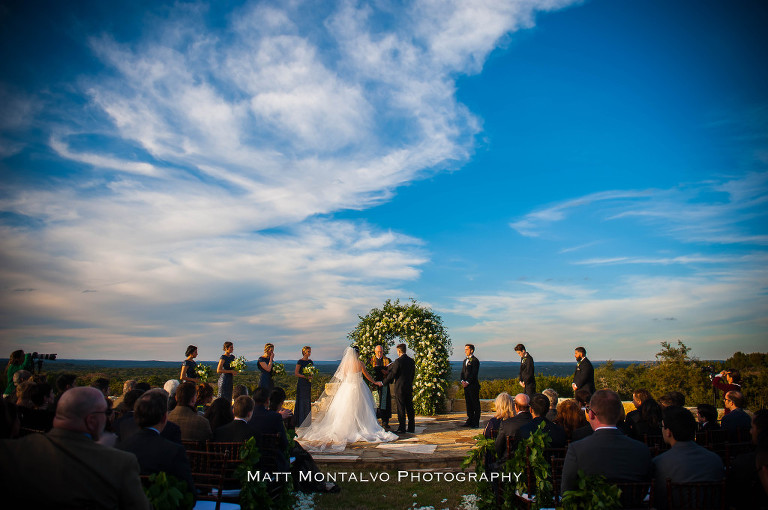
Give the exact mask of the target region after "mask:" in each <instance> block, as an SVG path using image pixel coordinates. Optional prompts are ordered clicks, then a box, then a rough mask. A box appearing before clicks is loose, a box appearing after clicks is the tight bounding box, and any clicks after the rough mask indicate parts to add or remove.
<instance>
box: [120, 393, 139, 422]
mask: <svg viewBox="0 0 768 510" xmlns="http://www.w3.org/2000/svg"><path fill="white" fill-rule="evenodd" d="M144 391H145V390H139V389H133V390H129V391H128V393H126V394H125V395H123V401H122V402H120V404H119V405H117V406H115V420H116V421H119V420H120V418H122V417H123V416H125V415H126V414H129V413H133V406H134V405H135V404H136V401H137V400H138V399H139V397H140V396H142V395H143V394H144Z"/></svg>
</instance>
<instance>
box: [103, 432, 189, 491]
mask: <svg viewBox="0 0 768 510" xmlns="http://www.w3.org/2000/svg"><path fill="white" fill-rule="evenodd" d="M118 448H120V449H121V450H124V451H126V452H131V453H133V454H134V455H135V456H136V459H138V461H139V468H140V469H141V474H142V475H150V474H153V473H159V472H160V471H165V472H166V473H168V474H169V475H173V476H175V477H176V478H178V479H179V480H183V481H185V482H187V485H188V486H189V489H190V491H191V492H192V494H194V493H195V484H194V482H193V481H192V471H191V470H190V467H189V461H188V460H187V453H186V451H185V450H184V447H183V446H181V445H180V444H177V443H174V442H172V441H169V440H167V439H166V438H164V437H162V436H161V435H160V434H158V433H157V432H156V431H154V430H152V429H141V430H139V431H138V432H136V433H135V434H133V435H132V436H131V437H129V438H128V439H126V440H125V441H122V442H121V443H120V445H119V446H118Z"/></svg>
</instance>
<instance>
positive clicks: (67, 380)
mask: <svg viewBox="0 0 768 510" xmlns="http://www.w3.org/2000/svg"><path fill="white" fill-rule="evenodd" d="M76 380H77V376H76V375H75V374H61V375H60V376H58V377H57V378H56V400H54V402H53V410H54V411H55V410H56V406H57V405H58V403H59V399H60V398H61V396H62V395H63V394H64V392H66V391H67V390H69V389H72V388H74V387H75V381H76Z"/></svg>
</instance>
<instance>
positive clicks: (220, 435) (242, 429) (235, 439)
mask: <svg viewBox="0 0 768 510" xmlns="http://www.w3.org/2000/svg"><path fill="white" fill-rule="evenodd" d="M255 435H256V431H255V430H254V429H253V427H251V426H250V425H248V422H247V421H243V420H238V419H237V418H235V419H234V421H231V422H229V423H227V424H226V425H222V426H221V427H219V428H217V429H216V430H214V431H213V440H214V441H215V442H217V443H242V442H243V441H247V440H249V439H250V438H252V437H254V436H255Z"/></svg>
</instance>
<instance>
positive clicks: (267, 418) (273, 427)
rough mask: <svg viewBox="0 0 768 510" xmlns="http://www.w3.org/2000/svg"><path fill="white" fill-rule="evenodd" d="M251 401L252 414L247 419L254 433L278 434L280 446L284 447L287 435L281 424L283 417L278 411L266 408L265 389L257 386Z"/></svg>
mask: <svg viewBox="0 0 768 510" xmlns="http://www.w3.org/2000/svg"><path fill="white" fill-rule="evenodd" d="M253 402H254V404H255V406H254V409H253V415H252V416H251V419H250V420H248V425H250V426H251V427H252V428H253V429H254V431H255V432H256V434H259V435H260V434H280V436H281V439H280V447H281V448H282V449H285V447H286V446H288V437H287V435H286V433H285V427H284V426H283V418H282V416H280V414H279V413H276V412H275V411H270V410H269V409H267V390H266V389H264V388H262V387H258V388H256V391H254V392H253Z"/></svg>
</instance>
